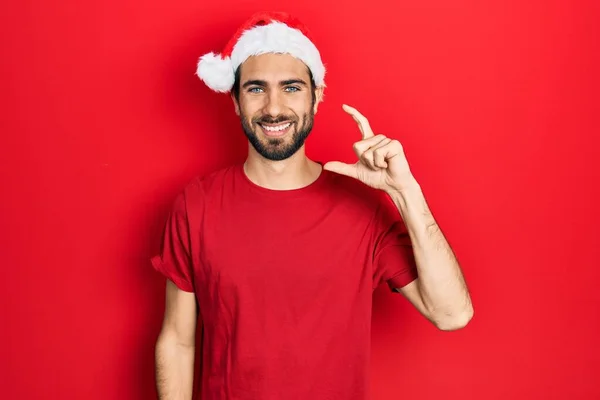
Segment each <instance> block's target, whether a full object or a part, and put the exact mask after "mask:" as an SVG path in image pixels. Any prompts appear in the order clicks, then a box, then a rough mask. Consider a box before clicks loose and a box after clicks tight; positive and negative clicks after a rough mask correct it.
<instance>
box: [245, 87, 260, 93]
mask: <svg viewBox="0 0 600 400" xmlns="http://www.w3.org/2000/svg"><path fill="white" fill-rule="evenodd" d="M260 90H262V89H261V88H259V87H253V88H250V89H248V92H250V93H259V91H260Z"/></svg>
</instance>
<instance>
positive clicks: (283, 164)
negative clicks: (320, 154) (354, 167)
mask: <svg viewBox="0 0 600 400" xmlns="http://www.w3.org/2000/svg"><path fill="white" fill-rule="evenodd" d="M302 150H303V149H301V150H300V151H298V152H297V153H296V154H294V155H293V156H292V157H290V158H288V159H286V160H282V161H271V160H267V159H265V158H263V157H262V156H260V155H259V154H253V152H252V151H251V152H250V153H249V154H248V158H247V159H246V162H245V163H244V173H245V174H246V176H247V177H248V179H250V180H251V181H252V182H254V183H255V184H257V185H259V186H262V187H264V188H267V189H272V190H293V189H299V188H302V187H305V186H308V185H310V184H311V183H313V182H314V181H315V180H317V178H318V177H319V175H320V174H321V170H322V167H321V165H320V164H319V163H317V162H315V161H312V160H311V159H309V158H308V157H306V155H305V153H304V151H302Z"/></svg>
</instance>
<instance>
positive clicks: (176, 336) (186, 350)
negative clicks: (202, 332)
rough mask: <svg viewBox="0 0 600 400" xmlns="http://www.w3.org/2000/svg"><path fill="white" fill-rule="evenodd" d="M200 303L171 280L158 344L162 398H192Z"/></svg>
mask: <svg viewBox="0 0 600 400" xmlns="http://www.w3.org/2000/svg"><path fill="white" fill-rule="evenodd" d="M196 309H197V306H196V298H195V295H194V293H188V292H185V291H183V290H181V289H179V288H178V287H177V286H175V284H174V283H173V282H171V281H170V280H168V279H167V288H166V300H165V315H164V320H163V325H162V329H161V332H160V334H159V336H158V339H157V341H156V346H155V361H156V385H157V391H158V398H159V399H160V400H191V399H192V391H193V382H194V356H195V343H196V340H195V339H196V321H197V310H196Z"/></svg>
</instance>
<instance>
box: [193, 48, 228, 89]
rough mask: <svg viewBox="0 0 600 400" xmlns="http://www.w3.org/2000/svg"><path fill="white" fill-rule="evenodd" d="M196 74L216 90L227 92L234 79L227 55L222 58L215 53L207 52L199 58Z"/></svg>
mask: <svg viewBox="0 0 600 400" xmlns="http://www.w3.org/2000/svg"><path fill="white" fill-rule="evenodd" d="M196 74H197V75H198V77H200V79H202V80H203V81H204V83H206V85H207V86H208V87H209V88H211V89H212V90H214V91H216V92H222V93H225V92H228V91H229V90H231V88H232V87H233V83H234V81H235V74H234V69H233V67H232V66H231V59H230V58H229V57H225V58H224V59H223V58H221V56H220V55H218V54H215V53H208V54H205V55H204V56H202V57H201V58H200V61H199V62H198V67H197V71H196Z"/></svg>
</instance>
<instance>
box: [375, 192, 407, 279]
mask: <svg viewBox="0 0 600 400" xmlns="http://www.w3.org/2000/svg"><path fill="white" fill-rule="evenodd" d="M373 226H374V227H375V246H374V254H373V257H374V259H373V268H374V271H373V287H374V288H375V287H377V286H379V285H380V284H381V283H384V282H385V283H387V284H388V286H389V288H390V289H391V290H393V289H395V288H401V287H403V286H406V285H407V284H409V283H410V282H412V281H414V280H415V279H416V278H417V277H418V274H417V266H416V263H415V257H414V253H413V247H412V243H411V240H410V235H409V233H408V230H407V228H406V225H405V224H404V222H403V221H402V218H401V216H400V213H399V212H398V210H397V208H396V206H395V205H394V203H393V202H392V201H391V199H390V198H389V197H387V195H386V197H385V198H384V199H383V200H382V201H381V202H380V204H379V205H378V207H377V210H376V212H375V222H374V225H373Z"/></svg>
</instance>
